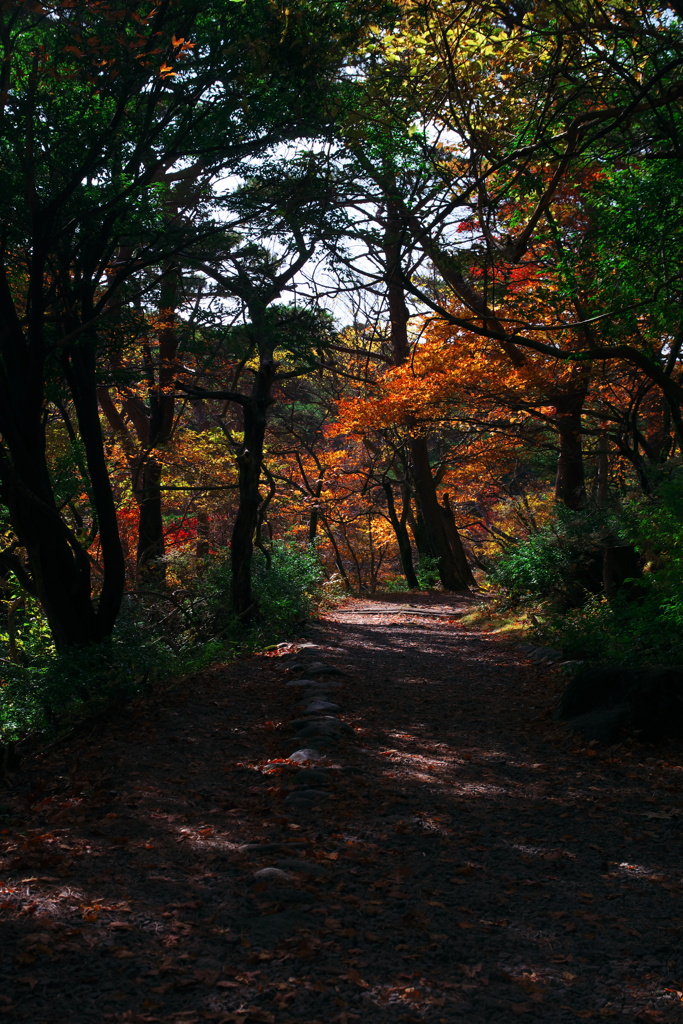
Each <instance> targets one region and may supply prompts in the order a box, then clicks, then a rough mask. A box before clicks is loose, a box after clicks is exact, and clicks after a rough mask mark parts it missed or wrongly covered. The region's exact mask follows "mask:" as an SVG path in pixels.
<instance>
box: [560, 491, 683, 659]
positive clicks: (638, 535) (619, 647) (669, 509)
mask: <svg viewBox="0 0 683 1024" xmlns="http://www.w3.org/2000/svg"><path fill="white" fill-rule="evenodd" d="M621 522H622V529H623V532H624V535H625V536H626V539H627V540H628V541H630V542H631V543H633V544H634V545H635V547H636V549H637V551H638V552H639V554H640V556H641V559H642V561H643V562H644V563H645V572H644V574H643V577H642V579H639V580H637V581H635V582H634V583H632V584H631V586H630V588H629V591H628V592H626V591H620V592H617V594H616V595H614V597H612V598H611V599H609V600H608V599H607V597H605V596H604V595H601V596H599V597H595V598H593V599H591V600H590V601H589V602H587V603H586V605H585V606H584V607H583V608H580V609H576V610H575V611H573V612H570V613H568V614H567V615H565V616H563V617H562V618H556V619H555V620H554V621H553V622H552V624H551V628H552V629H553V632H554V636H555V639H556V642H557V643H559V644H560V645H561V646H562V649H563V651H564V652H565V654H566V655H567V656H568V657H571V658H580V659H583V660H594V661H612V662H620V663H629V664H637V665H662V664H667V663H668V664H671V663H675V662H677V663H683V480H681V478H680V477H674V478H672V479H670V480H669V481H667V482H665V483H663V484H662V485H661V487H660V489H659V492H658V494H657V496H656V497H655V498H643V499H639V500H637V501H631V502H629V503H626V504H625V506H624V508H623V509H622V511H621Z"/></svg>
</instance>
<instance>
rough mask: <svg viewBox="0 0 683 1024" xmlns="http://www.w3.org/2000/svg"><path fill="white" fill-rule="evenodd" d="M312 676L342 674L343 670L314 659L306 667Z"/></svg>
mask: <svg viewBox="0 0 683 1024" xmlns="http://www.w3.org/2000/svg"><path fill="white" fill-rule="evenodd" d="M306 671H307V672H310V674H311V675H312V676H344V675H346V673H345V672H342V670H341V669H340V668H335V666H334V665H325V663H324V662H322V661H315V662H313V664H311V665H309V666H308V668H307V669H306Z"/></svg>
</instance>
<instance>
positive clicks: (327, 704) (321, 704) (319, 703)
mask: <svg viewBox="0 0 683 1024" xmlns="http://www.w3.org/2000/svg"><path fill="white" fill-rule="evenodd" d="M317 711H341V705H340V704H333V703H332V701H329V700H323V699H322V697H316V699H315V700H312V701H311V703H310V704H307V705H306V707H305V708H304V714H315V713H316V712H317Z"/></svg>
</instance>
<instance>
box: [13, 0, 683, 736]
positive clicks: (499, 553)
mask: <svg viewBox="0 0 683 1024" xmlns="http://www.w3.org/2000/svg"><path fill="white" fill-rule="evenodd" d="M682 19H683V9H681V7H680V4H678V3H668V4H667V3H665V4H661V5H656V6H653V5H650V4H640V3H631V2H629V0H624V2H614V3H611V2H600V0H597V2H586V0H566V2H563V0H560V2H552V0H548V2H540V3H533V4H530V3H525V2H517V3H504V2H493V0H491V2H487V0H483V2H466V0H395V2H379V0H350V2H343V3H342V2H335V0H288V2H287V3H285V2H284V0H282V2H280V0H242V2H239V0H237V2H235V0H217V2H213V3H211V4H206V3H202V4H200V3H199V2H196V0H148V2H143V3H139V2H136V3H132V2H128V0H118V2H107V0H55V2H37V0H23V2H21V3H19V2H16V3H6V4H3V5H2V10H1V11H0V48H1V50H2V60H1V62H0V77H1V83H0V104H1V106H0V117H1V123H0V183H1V187H2V194H3V205H2V211H0V224H1V231H0V439H1V440H0V501H1V502H2V509H1V513H2V533H3V545H2V552H1V553H0V572H1V595H0V596H1V604H0V609H1V615H0V618H1V623H0V634H1V635H0V641H1V645H2V651H1V652H0V653H1V656H2V689H1V690H0V694H1V696H0V728H1V729H2V730H3V735H4V736H5V737H6V738H12V737H14V736H18V735H21V734H23V733H25V732H26V731H27V730H33V729H49V728H54V727H55V725H56V724H57V723H60V722H63V721H64V720H65V719H66V720H68V719H69V717H70V716H72V715H73V714H74V713H81V712H82V711H83V709H84V708H85V709H88V708H90V707H92V706H94V705H97V703H98V702H100V701H101V700H103V699H111V697H112V695H116V694H124V695H125V694H126V693H129V692H131V691H134V690H135V689H136V688H137V687H139V686H140V685H142V683H143V681H144V680H145V678H146V677H147V676H148V675H149V674H150V673H151V672H154V671H156V672H159V671H174V670H176V671H177V670H179V668H182V669H185V670H186V669H187V668H188V667H192V666H197V665H201V664H205V663H207V662H208V661H210V660H211V659H215V658H217V657H221V656H225V655H226V653H227V652H229V651H231V650H233V649H234V648H235V647H242V648H243V647H244V645H248V644H251V645H259V644H260V645H263V644H266V643H269V642H270V643H273V642H275V641H276V640H277V639H278V638H280V637H281V636H282V631H283V630H284V629H286V628H287V627H288V626H291V625H292V623H295V622H296V621H297V620H299V619H301V618H302V617H303V616H304V615H305V614H306V611H307V609H308V607H309V605H310V602H311V601H312V600H319V599H320V597H321V595H324V594H328V595H330V596H332V595H337V594H340V593H345V592H349V593H351V592H353V593H358V592H363V593H372V592H374V591H376V590H378V589H384V590H386V589H399V590H400V589H405V590H407V589H412V588H417V587H422V588H427V587H431V586H437V585H439V586H442V587H443V588H444V589H446V590H451V591H459V590H464V589H466V588H469V587H472V586H473V585H474V584H475V583H476V585H477V586H479V587H480V588H486V587H493V588H495V590H496V592H497V593H498V594H499V595H503V597H502V598H499V599H500V600H505V601H507V602H508V603H514V602H517V603H518V604H519V603H521V604H522V605H523V606H524V607H526V608H527V609H528V614H529V615H530V617H531V619H532V621H533V622H535V624H536V626H537V627H538V628H539V629H540V630H541V634H542V635H543V636H544V637H545V638H547V639H548V640H549V642H551V643H553V644H555V645H556V646H560V647H561V648H562V649H563V650H564V651H565V652H566V654H567V655H568V656H570V657H572V656H573V657H577V656H580V657H582V658H586V657H587V658H592V659H596V660H611V661H628V662H634V661H635V662H641V663H644V664H648V663H663V662H667V661H669V662H670V661H676V660H680V658H681V656H682V654H683V651H681V643H682V641H681V629H680V627H681V624H682V623H683V591H682V585H683V478H682V476H681V472H682V458H681V454H682V451H683V417H682V414H681V405H682V402H683V374H682V366H681V348H682V345H683V321H682V319H681V292H682V288H683V276H682V270H681V267H682V260H681V257H682V256H683V229H682V228H681V222H682V215H683V198H682V196H683V190H682V186H683V171H682V164H681V159H680V158H681V155H682V152H683V110H682V107H681V98H682V97H683V85H682V84H681V82H682V81H683V79H682V76H681V67H682V65H683V20H682Z"/></svg>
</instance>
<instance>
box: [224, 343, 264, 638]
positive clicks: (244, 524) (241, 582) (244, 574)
mask: <svg viewBox="0 0 683 1024" xmlns="http://www.w3.org/2000/svg"><path fill="white" fill-rule="evenodd" d="M274 380H275V362H274V360H273V357H272V355H270V354H269V355H267V356H266V357H263V358H261V361H260V366H259V369H258V370H257V372H256V375H255V377H254V386H253V389H252V393H251V395H250V397H249V398H246V399H245V400H244V402H243V404H242V413H243V423H244V441H243V444H242V446H241V450H240V452H239V453H238V455H237V467H238V479H239V504H238V508H237V515H236V516H235V522H234V524H233V529H232V541H231V549H230V563H231V566H232V581H231V604H232V610H233V611H234V612H235V614H236V615H237V616H238V617H239V618H240V619H241V620H242V621H243V622H246V621H249V620H250V619H252V618H253V617H254V616H255V615H256V612H257V610H258V609H257V601H256V599H255V597H254V594H253V591H252V583H251V563H252V557H253V553H254V538H255V536H256V528H257V526H258V514H259V506H260V504H261V495H260V492H259V483H260V481H261V468H262V465H263V442H264V439H265V435H266V425H267V416H268V409H269V407H270V406H271V405H272V404H273V397H272V387H273V381H274Z"/></svg>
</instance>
